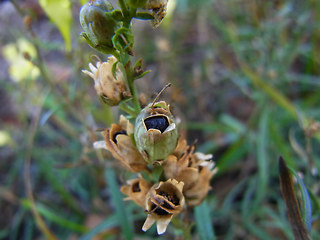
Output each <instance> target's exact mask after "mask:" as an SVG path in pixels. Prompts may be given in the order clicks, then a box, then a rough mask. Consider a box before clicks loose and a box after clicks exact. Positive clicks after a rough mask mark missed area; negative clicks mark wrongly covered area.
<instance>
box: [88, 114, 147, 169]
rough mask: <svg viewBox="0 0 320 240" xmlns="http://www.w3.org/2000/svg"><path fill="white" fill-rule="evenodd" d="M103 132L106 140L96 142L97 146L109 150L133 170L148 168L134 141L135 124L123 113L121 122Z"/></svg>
mask: <svg viewBox="0 0 320 240" xmlns="http://www.w3.org/2000/svg"><path fill="white" fill-rule="evenodd" d="M102 134H103V135H104V137H105V141H99V142H95V143H94V147H95V148H104V149H107V150H109V151H110V152H111V153H112V155H113V157H114V158H116V159H118V160H120V162H121V163H122V164H123V165H124V166H125V167H126V168H127V169H128V170H130V171H131V172H140V171H143V170H146V162H145V161H144V159H143V157H142V156H141V154H140V153H139V152H138V150H137V148H136V146H135V145H134V143H133V136H132V135H133V125H132V124H131V123H130V122H129V120H128V119H126V118H125V117H124V116H123V115H121V116H120V122H119V124H112V125H111V129H106V130H105V131H104V132H103V133H102Z"/></svg>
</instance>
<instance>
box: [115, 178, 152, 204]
mask: <svg viewBox="0 0 320 240" xmlns="http://www.w3.org/2000/svg"><path fill="white" fill-rule="evenodd" d="M151 187H152V184H151V183H150V182H148V181H146V180H145V179H143V178H142V176H141V175H139V178H137V179H133V180H129V181H128V182H127V184H126V185H124V186H122V187H121V189H120V190H121V192H122V193H123V194H125V195H127V196H128V197H127V198H125V200H132V201H134V202H135V203H136V204H138V205H139V206H141V207H143V208H144V207H145V203H146V196H147V193H148V192H149V190H150V188H151Z"/></svg>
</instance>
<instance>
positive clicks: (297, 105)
mask: <svg viewBox="0 0 320 240" xmlns="http://www.w3.org/2000/svg"><path fill="white" fill-rule="evenodd" d="M80 2H81V1H77V0H70V1H68V0H59V1H58V0H57V1H50V0H39V2H38V1H36V0H27V1H22V0H21V1H14V2H13V3H15V5H16V6H15V7H14V6H13V4H12V3H11V2H10V1H1V3H0V4H1V5H0V20H1V21H0V29H1V30H0V39H1V41H0V48H1V53H2V56H3V59H0V62H1V64H0V69H1V70H0V81H1V85H0V93H1V94H0V116H1V118H0V121H1V130H0V159H1V161H0V212H1V216H0V226H1V229H0V239H10V240H14V239H19V240H20V239H25V240H28V239H45V238H52V239H54V238H57V239H82V240H84V239H104V238H105V239H119V238H126V239H131V238H132V237H133V236H134V237H135V239H155V238H157V236H156V231H155V229H154V228H153V229H152V230H150V231H149V232H147V233H143V232H142V231H141V227H142V224H143V222H144V219H145V217H146V215H145V213H143V212H142V211H141V209H140V208H139V207H138V206H135V205H134V204H133V203H129V202H123V201H121V200H119V199H122V197H123V196H122V194H120V193H119V185H120V184H122V183H124V182H125V180H126V179H128V178H129V177H130V176H127V174H125V173H124V172H122V171H119V169H118V168H117V165H116V164H115V161H113V160H112V157H111V155H108V152H106V151H105V152H100V151H95V150H94V149H93V148H92V143H93V142H94V141H96V140H99V139H101V136H100V134H99V133H97V132H96V130H97V129H99V128H105V127H108V126H110V124H111V123H112V122H114V121H117V120H118V115H119V112H117V111H116V110H115V109H113V108H110V107H108V106H106V105H104V104H102V103H101V102H99V99H98V98H97V96H96V93H95V91H94V89H93V82H92V80H91V79H89V78H88V77H86V76H85V75H84V74H82V73H81V69H88V62H89V61H91V58H90V56H91V55H92V54H98V53H97V52H95V51H94V50H93V49H91V48H89V47H88V46H87V44H86V43H85V41H84V40H83V39H80V37H79V33H80V32H81V29H80V24H79V22H78V12H79V9H80V7H81V4H82V3H84V2H85V1H82V3H80ZM68 4H70V5H68ZM41 6H42V7H41ZM43 9H45V11H44V10H43ZM26 16H27V17H26ZM48 16H49V17H48ZM134 24H135V25H134V34H135V36H136V43H135V49H134V51H135V56H136V58H140V57H142V58H143V59H144V64H145V66H146V68H147V69H150V70H152V72H151V73H149V74H147V75H146V76H145V77H144V79H140V80H138V83H137V84H138V89H139V91H140V92H143V93H145V96H146V98H147V99H148V100H151V99H152V98H153V97H154V95H155V93H156V92H158V91H159V90H160V89H161V88H162V87H163V86H164V85H165V84H166V83H167V82H171V83H172V84H173V86H172V87H171V88H170V89H168V90H167V91H166V93H165V94H164V95H162V99H164V100H166V101H167V102H169V103H170V104H171V106H172V108H173V112H174V113H175V114H176V115H177V116H179V117H180V118H181V119H182V122H183V124H182V125H181V132H182V134H186V135H187V138H188V139H189V144H191V141H193V139H197V149H198V150H199V151H203V152H206V153H213V154H214V156H215V161H216V164H217V166H218V168H219V172H218V174H217V175H216V176H215V177H214V178H213V179H212V191H211V193H210V194H209V196H208V198H207V200H206V201H205V202H204V204H203V205H201V206H200V207H198V208H197V209H195V211H190V212H188V217H189V220H190V221H192V222H194V225H191V227H192V234H193V236H194V239H196V238H202V239H206V238H207V239H214V238H215V239H292V238H293V235H292V233H291V229H290V226H289V223H288V221H287V218H286V214H285V205H284V202H283V199H282V197H281V193H280V188H279V179H278V162H277V160H278V157H279V155H282V156H283V157H284V159H285V160H286V161H287V163H288V165H289V166H290V167H291V168H293V169H295V170H296V171H297V172H299V173H301V176H303V180H304V183H305V185H306V187H307V188H308V190H309V194H310V197H311V203H312V208H313V218H312V220H313V225H312V230H311V237H312V239H320V237H319V236H320V226H319V210H320V209H319V206H320V202H319V201H320V197H319V193H320V185H319V184H320V181H319V174H318V172H320V147H319V146H320V145H319V142H320V132H319V128H320V126H319V125H320V124H319V122H318V121H319V116H320V109H319V103H320V76H319V75H320V56H319V53H320V32H319V29H320V1H317V0H305V1H296V0H287V1H285V0H277V1H260V0H224V1H215V0H198V1H193V0H170V7H169V10H168V16H167V17H166V19H165V20H164V23H163V24H162V25H161V26H160V28H158V29H156V30H155V29H153V28H152V27H151V26H150V24H149V23H148V22H140V21H139V22H134ZM297 190H298V189H297ZM296 192H297V193H298V198H299V191H296ZM204 212H205V213H207V215H203V213H204ZM44 223H45V224H44ZM178 223H179V222H177V223H176V224H175V223H174V222H173V223H172V224H170V225H169V228H168V230H167V232H166V234H165V235H163V236H161V237H159V239H160V238H161V239H173V238H174V237H175V238H176V239H182V238H183V237H184V236H183V234H184V231H183V227H181V226H179V224H178ZM173 226H175V227H173ZM120 236H121V237H120Z"/></svg>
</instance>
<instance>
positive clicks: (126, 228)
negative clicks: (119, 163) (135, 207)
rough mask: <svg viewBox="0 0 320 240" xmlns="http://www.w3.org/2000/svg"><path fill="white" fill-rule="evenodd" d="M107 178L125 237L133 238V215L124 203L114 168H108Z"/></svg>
mask: <svg viewBox="0 0 320 240" xmlns="http://www.w3.org/2000/svg"><path fill="white" fill-rule="evenodd" d="M105 179H106V182H107V183H108V186H109V189H110V194H111V200H112V202H113V204H114V206H115V209H116V216H117V218H118V221H119V224H120V226H121V229H122V232H123V236H124V238H125V239H133V225H132V222H131V220H132V217H131V216H130V215H129V213H128V210H127V208H126V207H125V205H124V202H123V197H122V194H121V193H120V187H119V185H118V183H117V181H116V175H115V172H114V170H113V169H112V168H108V169H107V170H106V172H105Z"/></svg>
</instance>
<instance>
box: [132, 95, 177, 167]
mask: <svg viewBox="0 0 320 240" xmlns="http://www.w3.org/2000/svg"><path fill="white" fill-rule="evenodd" d="M178 137H179V135H178V129H177V126H176V123H175V119H174V117H173V116H172V114H171V112H170V109H169V105H167V104H166V102H164V101H161V102H157V103H155V104H154V105H152V104H149V105H148V106H147V107H145V108H144V109H143V110H142V111H141V112H140V114H139V115H138V117H137V119H136V125H135V131H134V138H135V141H136V145H137V148H138V150H139V152H140V153H141V154H142V155H143V156H144V158H145V160H146V161H147V162H154V161H158V160H164V159H165V158H167V157H168V155H169V154H171V153H172V152H173V151H174V149H175V148H176V145H177V142H178Z"/></svg>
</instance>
